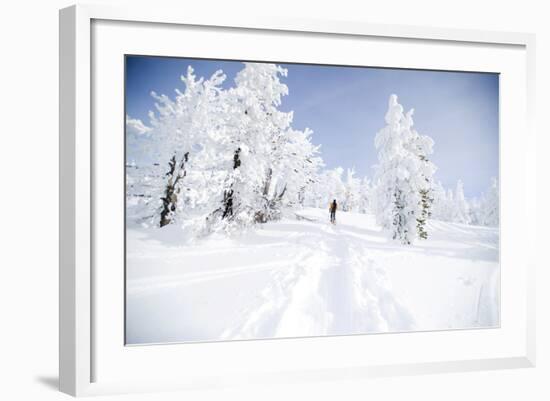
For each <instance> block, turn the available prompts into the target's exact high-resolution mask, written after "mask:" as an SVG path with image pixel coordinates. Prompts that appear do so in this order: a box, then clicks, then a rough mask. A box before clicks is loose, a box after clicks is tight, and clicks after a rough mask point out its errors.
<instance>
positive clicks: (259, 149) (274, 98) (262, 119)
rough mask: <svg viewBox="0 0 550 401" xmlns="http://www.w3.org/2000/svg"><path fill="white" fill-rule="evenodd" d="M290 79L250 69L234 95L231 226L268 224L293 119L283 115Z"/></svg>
mask: <svg viewBox="0 0 550 401" xmlns="http://www.w3.org/2000/svg"><path fill="white" fill-rule="evenodd" d="M286 74H287V71H286V70H285V69H284V68H282V67H279V66H277V65H274V64H263V63H245V67H244V68H243V69H242V70H241V71H239V73H238V74H237V76H236V78H235V84H236V86H235V88H232V89H231V90H230V91H229V93H228V96H227V101H228V117H229V118H228V121H227V126H226V131H227V134H228V135H229V136H230V137H231V138H232V145H233V156H232V158H233V160H232V166H231V172H230V174H229V175H228V177H227V180H226V183H225V189H224V197H223V206H222V216H221V217H222V219H226V220H228V221H229V222H235V223H239V224H249V223H253V222H255V221H258V222H263V221H267V218H268V216H267V215H268V208H269V202H270V199H269V194H270V190H271V188H272V180H273V176H274V174H275V173H276V172H274V169H277V168H278V167H280V166H281V165H282V161H281V160H282V158H283V155H281V152H282V150H281V148H282V147H283V145H284V143H285V134H286V131H287V130H288V129H289V127H290V123H291V121H292V113H284V112H282V111H280V110H278V107H279V106H280V105H281V102H282V97H283V96H285V95H287V94H288V87H287V86H286V85H285V84H283V83H282V82H281V81H280V76H286ZM281 191H285V190H284V188H283V189H282V190H281ZM276 196H281V194H280V193H279V194H277V195H276Z"/></svg>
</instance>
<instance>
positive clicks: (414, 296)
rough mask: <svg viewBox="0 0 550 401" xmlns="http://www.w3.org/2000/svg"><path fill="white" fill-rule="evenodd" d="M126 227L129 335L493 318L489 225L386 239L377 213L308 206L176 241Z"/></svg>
mask: <svg viewBox="0 0 550 401" xmlns="http://www.w3.org/2000/svg"><path fill="white" fill-rule="evenodd" d="M177 230H178V228H176V227H167V228H163V229H162V230H160V229H144V228H140V227H136V226H129V228H128V231H127V252H128V253H127V304H126V308H127V313H126V319H127V321H126V330H127V332H126V341H127V343H128V344H145V343H164V342H185V341H216V340H231V339H253V338H273V337H300V336H321V335H339V334H357V333H380V332H396V331H411V330H444V329H463V328H475V327H495V326H498V325H499V324H500V323H499V315H500V311H499V309H500V304H499V300H500V294H499V287H500V276H499V263H498V255H499V250H498V244H499V236H498V229H497V228H488V227H477V226H468V225H461V224H454V223H444V222H439V221H431V222H429V225H428V232H429V233H430V238H429V240H427V241H417V243H416V244H415V245H412V246H402V245H400V244H399V243H396V242H394V241H390V240H388V239H387V238H386V236H385V235H384V234H383V233H382V232H381V231H380V229H379V228H377V226H376V224H375V223H374V217H373V216H371V215H365V214H358V213H345V212H339V213H338V215H337V224H336V225H331V224H330V223H329V222H328V211H326V210H324V209H323V210H321V209H314V208H307V209H303V210H300V211H298V212H296V215H295V216H293V215H290V216H287V217H286V218H285V219H283V220H281V221H279V222H271V223H267V224H265V225H260V226H257V227H255V228H253V229H250V230H248V231H247V232H245V233H242V234H239V235H235V236H233V237H231V238H227V237H223V236H210V237H208V238H206V239H203V240H199V241H195V242H193V243H190V244H189V243H188V244H185V245H182V242H181V241H180V239H179V238H178V236H177V235H174V234H175V233H176V232H177Z"/></svg>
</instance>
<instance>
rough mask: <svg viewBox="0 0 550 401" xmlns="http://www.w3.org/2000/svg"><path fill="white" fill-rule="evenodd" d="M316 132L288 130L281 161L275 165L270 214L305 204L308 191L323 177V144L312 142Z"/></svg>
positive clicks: (276, 215) (269, 195)
mask: <svg viewBox="0 0 550 401" xmlns="http://www.w3.org/2000/svg"><path fill="white" fill-rule="evenodd" d="M312 134H313V131H311V130H309V129H305V130H304V131H299V130H295V129H289V130H287V132H286V135H285V138H286V140H285V143H284V146H283V147H282V155H283V157H282V158H281V159H280V160H281V164H280V165H279V166H277V168H274V174H273V180H272V190H271V191H270V193H269V194H268V199H269V203H268V206H269V208H268V215H273V216H274V217H275V218H277V217H278V216H279V214H280V210H279V209H280V207H282V206H284V207H293V206H297V205H299V206H303V205H304V203H305V198H306V191H307V190H308V189H309V188H312V187H313V186H314V185H315V184H316V182H317V181H318V180H319V176H318V174H319V170H320V168H321V167H322V165H323V161H322V159H321V157H320V156H319V147H318V146H315V145H314V144H313V143H312V142H311V135H312Z"/></svg>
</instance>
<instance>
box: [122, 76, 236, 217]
mask: <svg viewBox="0 0 550 401" xmlns="http://www.w3.org/2000/svg"><path fill="white" fill-rule="evenodd" d="M181 80H182V81H183V83H184V84H185V90H184V92H181V91H179V90H176V96H175V98H174V99H171V98H169V97H168V96H166V95H157V94H156V93H155V92H152V93H151V95H152V96H153V98H154V99H155V100H156V104H155V107H156V113H153V112H150V114H149V117H150V126H149V127H146V132H147V138H143V139H142V140H140V141H139V142H138V141H134V136H135V130H136V129H138V128H139V129H141V130H143V127H144V126H143V127H141V126H140V125H139V124H137V123H136V122H135V121H134V120H132V119H129V120H128V122H127V126H128V125H130V126H131V129H130V130H128V129H127V138H128V146H131V147H133V151H132V154H140V155H141V161H140V166H138V167H141V168H144V167H145V166H155V169H154V170H155V172H154V174H151V176H152V177H154V180H151V185H150V187H149V195H150V197H149V201H148V204H147V206H148V209H149V210H148V214H149V215H151V216H152V219H153V220H156V221H155V222H154V224H155V225H158V226H160V227H163V226H165V225H168V224H170V223H172V222H173V221H174V219H175V217H176V215H177V214H178V212H181V209H182V208H183V205H184V203H185V200H184V197H183V196H182V195H183V192H184V191H183V182H184V177H186V176H187V175H188V172H189V171H188V170H189V163H190V162H191V161H192V159H194V158H196V156H197V153H199V152H200V151H202V150H204V149H205V148H207V147H208V146H210V145H211V143H212V141H213V140H215V139H216V138H217V137H219V134H218V135H216V134H215V133H214V132H213V131H216V130H219V127H220V124H219V119H220V118H221V117H222V116H223V114H220V113H219V112H218V111H219V110H218V108H217V107H219V99H220V93H221V88H220V85H221V84H222V83H223V81H224V80H225V75H223V73H222V72H221V71H216V72H215V73H214V74H213V75H212V77H211V78H210V79H208V80H204V79H203V78H200V79H197V78H196V76H195V75H194V71H193V69H192V68H191V67H189V68H188V70H187V74H186V75H185V76H182V77H181ZM132 130H133V131H132ZM136 146H139V147H141V149H139V150H136V149H135V147H136ZM203 159H204V157H203ZM159 167H160V168H165V169H166V170H165V172H164V173H159V171H158V170H159Z"/></svg>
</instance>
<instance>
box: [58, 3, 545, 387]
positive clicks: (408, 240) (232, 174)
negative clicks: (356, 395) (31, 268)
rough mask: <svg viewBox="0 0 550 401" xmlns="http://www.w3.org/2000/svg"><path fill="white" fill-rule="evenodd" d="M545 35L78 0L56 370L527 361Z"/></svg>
mask: <svg viewBox="0 0 550 401" xmlns="http://www.w3.org/2000/svg"><path fill="white" fill-rule="evenodd" d="M533 58H534V37H533V36H532V35H529V34H516V33H514V34H511V33H500V32H476V31H466V30H449V29H435V28H421V27H403V26H381V25H372V24H368V23H336V22H328V21H303V20H292V19H285V20H279V19H270V18H266V19H261V18H260V19H258V18H251V19H250V20H247V19H239V18H232V17H228V16H224V17H219V18H218V17H212V16H209V17H204V16H191V15H183V14H181V13H179V12H172V13H166V12H161V11H158V10H157V11H155V10H150V9H139V8H137V9H132V10H129V9H113V8H109V7H104V6H73V7H70V8H67V9H64V10H61V12H60V99H61V100H60V210H61V213H60V215H61V217H60V219H61V220H60V387H61V390H62V391H64V392H67V393H69V394H72V395H90V394H105V393H115V392H134V391H154V390H167V389H200V388H210V387H219V386H234V385H243V384H246V383H284V382H292V381H308V380H330V379H339V378H361V377H371V376H386V375H401V374H419V373H432V372H434V373H435V372H441V371H465V370H479V369H502V368H512V367H529V366H534V363H535V339H534V297H535V294H534V277H533V275H534V265H535V263H536V260H535V254H534V253H533V250H532V247H533V243H534V241H533V238H531V237H532V236H533V234H532V233H533V232H534V230H533V227H534V224H535V217H534V216H535V208H534V191H535V181H534V178H533V177H534V176H535V175H534V171H535V168H534V133H533V132H532V127H531V122H532V112H533V109H534V107H533V87H534V70H533V66H534V63H533Z"/></svg>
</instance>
